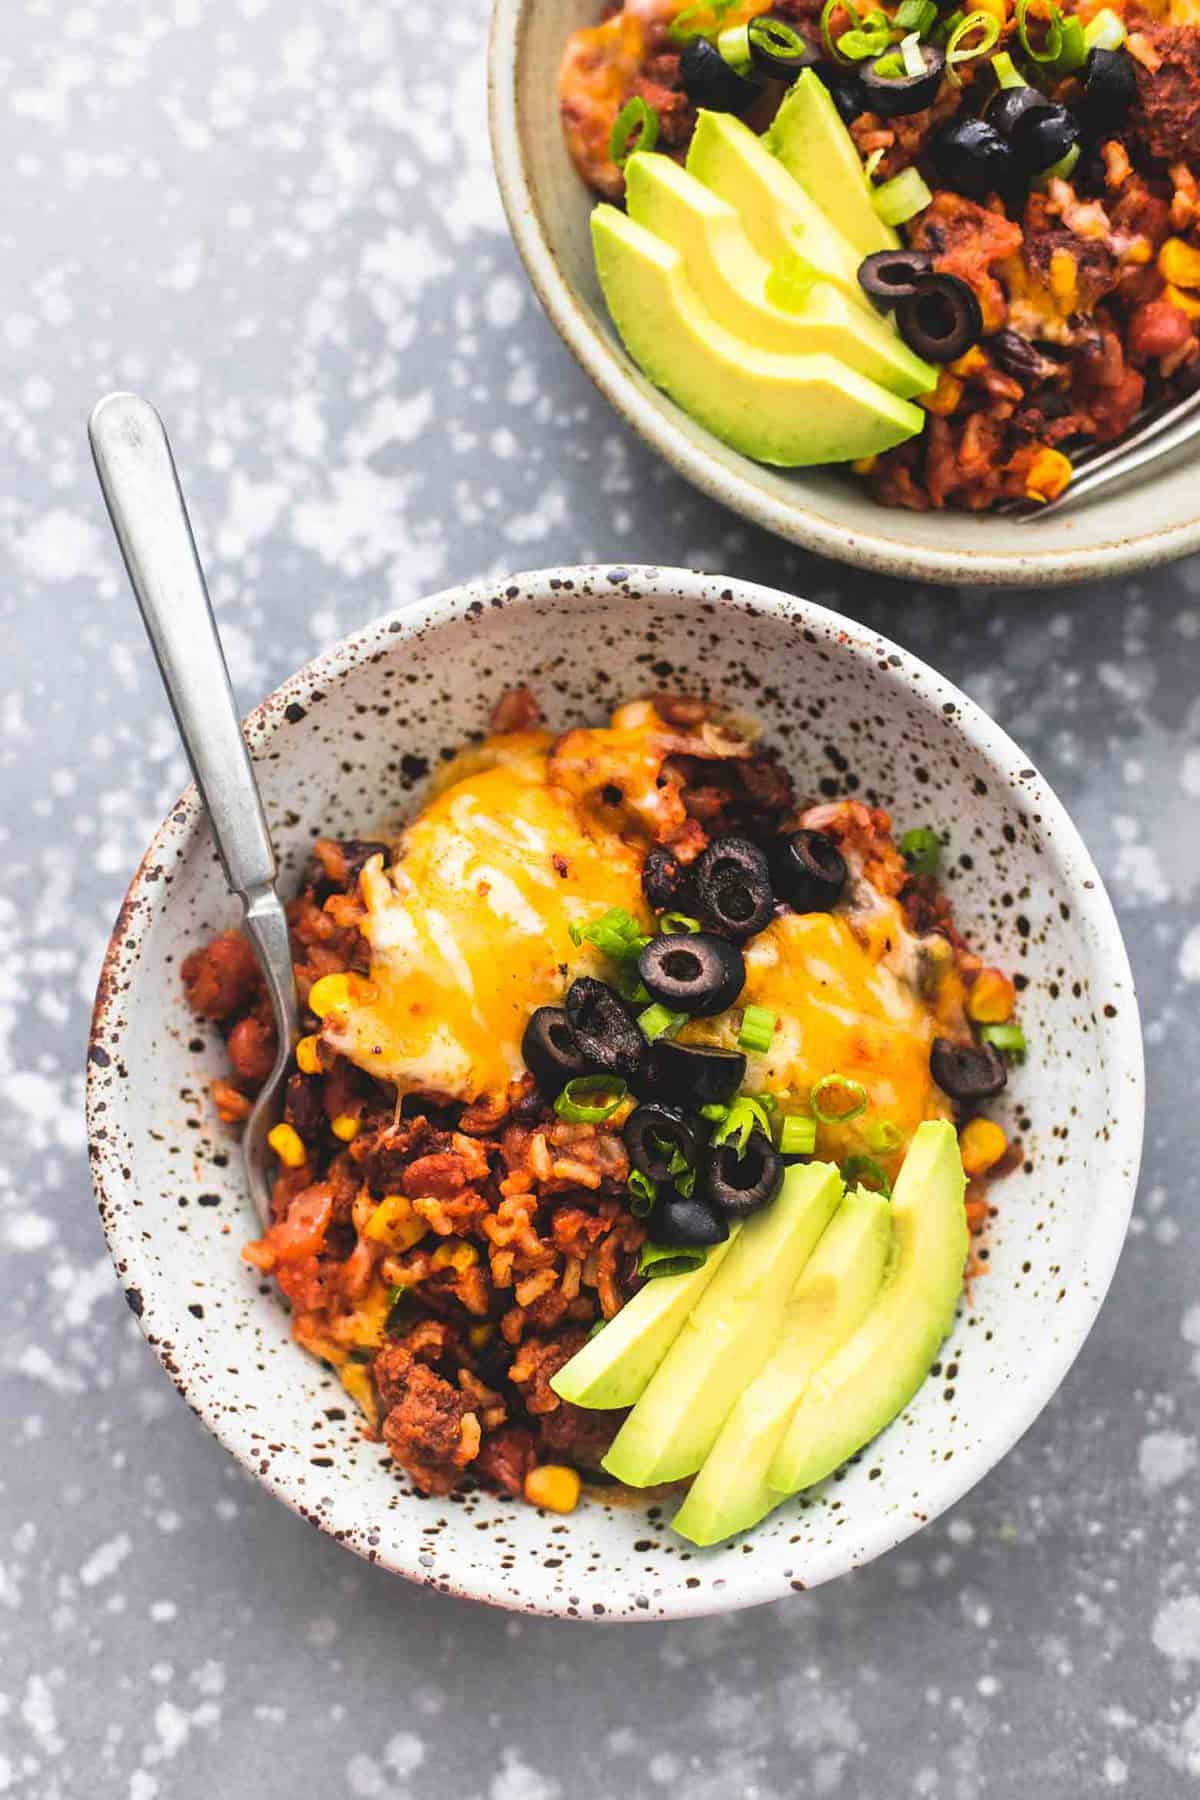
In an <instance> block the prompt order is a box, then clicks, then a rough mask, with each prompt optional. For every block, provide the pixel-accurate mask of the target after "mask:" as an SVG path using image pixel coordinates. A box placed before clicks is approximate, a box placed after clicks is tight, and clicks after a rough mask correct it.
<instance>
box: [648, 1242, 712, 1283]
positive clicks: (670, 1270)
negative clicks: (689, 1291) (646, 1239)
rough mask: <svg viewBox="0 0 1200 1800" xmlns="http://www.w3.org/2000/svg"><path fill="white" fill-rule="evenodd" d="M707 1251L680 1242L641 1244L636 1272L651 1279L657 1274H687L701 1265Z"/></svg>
mask: <svg viewBox="0 0 1200 1800" xmlns="http://www.w3.org/2000/svg"><path fill="white" fill-rule="evenodd" d="M707 1255H708V1252H707V1251H706V1250H702V1249H700V1247H699V1246H697V1247H696V1248H695V1249H694V1250H693V1249H689V1248H688V1247H687V1246H685V1245H682V1244H643V1245H642V1249H641V1254H640V1255H639V1257H638V1274H639V1275H645V1276H646V1277H647V1278H648V1279H649V1280H651V1281H653V1280H654V1279H655V1278H656V1277H657V1276H659V1275H688V1274H690V1273H691V1271H692V1270H693V1269H698V1268H700V1267H701V1266H702V1264H703V1263H704V1261H705V1258H706V1257H707Z"/></svg>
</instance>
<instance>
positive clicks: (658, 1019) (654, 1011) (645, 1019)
mask: <svg viewBox="0 0 1200 1800" xmlns="http://www.w3.org/2000/svg"><path fill="white" fill-rule="evenodd" d="M686 1022H687V1014H686V1013H681V1012H671V1011H669V1010H668V1008H667V1007H665V1006H660V1005H659V1003H658V1001H657V1000H656V1001H655V1002H654V1004H653V1006H648V1007H647V1008H646V1010H645V1012H640V1013H639V1014H638V1024H639V1025H640V1026H641V1028H642V1035H643V1037H646V1038H648V1039H649V1040H650V1042H651V1043H652V1044H653V1043H654V1042H655V1040H656V1039H658V1038H660V1037H672V1036H674V1034H675V1032H677V1031H678V1030H679V1027H680V1026H681V1025H683V1024H685V1023H686Z"/></svg>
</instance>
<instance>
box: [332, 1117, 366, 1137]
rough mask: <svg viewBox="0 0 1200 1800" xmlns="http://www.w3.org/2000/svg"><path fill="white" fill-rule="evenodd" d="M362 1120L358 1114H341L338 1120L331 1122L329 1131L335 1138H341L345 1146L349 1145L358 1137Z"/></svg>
mask: <svg viewBox="0 0 1200 1800" xmlns="http://www.w3.org/2000/svg"><path fill="white" fill-rule="evenodd" d="M361 1123H362V1120H361V1119H360V1118H359V1117H358V1115H357V1114H356V1113H339V1114H338V1116H337V1118H336V1119H331V1120H330V1121H329V1129H330V1131H332V1133H333V1135H334V1137H336V1138H341V1140H342V1142H343V1144H349V1143H352V1142H353V1141H354V1139H355V1138H356V1137H357V1136H358V1128H359V1126H360V1125H361Z"/></svg>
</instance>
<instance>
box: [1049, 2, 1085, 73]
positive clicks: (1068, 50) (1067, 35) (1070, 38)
mask: <svg viewBox="0 0 1200 1800" xmlns="http://www.w3.org/2000/svg"><path fill="white" fill-rule="evenodd" d="M1087 55H1088V47H1087V41H1086V39H1085V37H1084V35H1083V26H1082V25H1081V24H1080V22H1079V20H1078V19H1077V18H1075V17H1074V16H1073V15H1072V17H1071V18H1069V19H1064V20H1063V28H1062V49H1061V50H1060V51H1059V53H1058V58H1057V60H1056V62H1055V64H1054V73H1055V74H1056V75H1071V74H1073V73H1074V71H1075V70H1076V69H1082V67H1083V65H1084V63H1085V62H1086V61H1087Z"/></svg>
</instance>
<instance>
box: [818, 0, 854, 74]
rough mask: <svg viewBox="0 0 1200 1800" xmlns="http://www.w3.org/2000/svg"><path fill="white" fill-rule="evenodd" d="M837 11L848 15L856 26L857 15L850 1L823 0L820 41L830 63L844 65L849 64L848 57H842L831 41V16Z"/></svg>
mask: <svg viewBox="0 0 1200 1800" xmlns="http://www.w3.org/2000/svg"><path fill="white" fill-rule="evenodd" d="M839 10H840V11H841V12H844V13H849V15H850V17H851V18H852V19H853V20H854V23H855V24H856V25H857V24H858V22H859V18H858V13H857V11H856V9H855V8H854V6H853V5H852V4H851V0H825V4H824V6H823V7H822V8H821V41H822V43H823V44H824V45H825V48H826V50H827V51H828V53H829V56H830V58H831V59H832V61H834V62H839V63H844V62H849V60H850V59H849V57H847V56H843V55H842V53H841V51H840V50H839V49H838V47H837V45H836V44H835V43H834V41H833V15H834V13H835V12H838V11H839Z"/></svg>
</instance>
